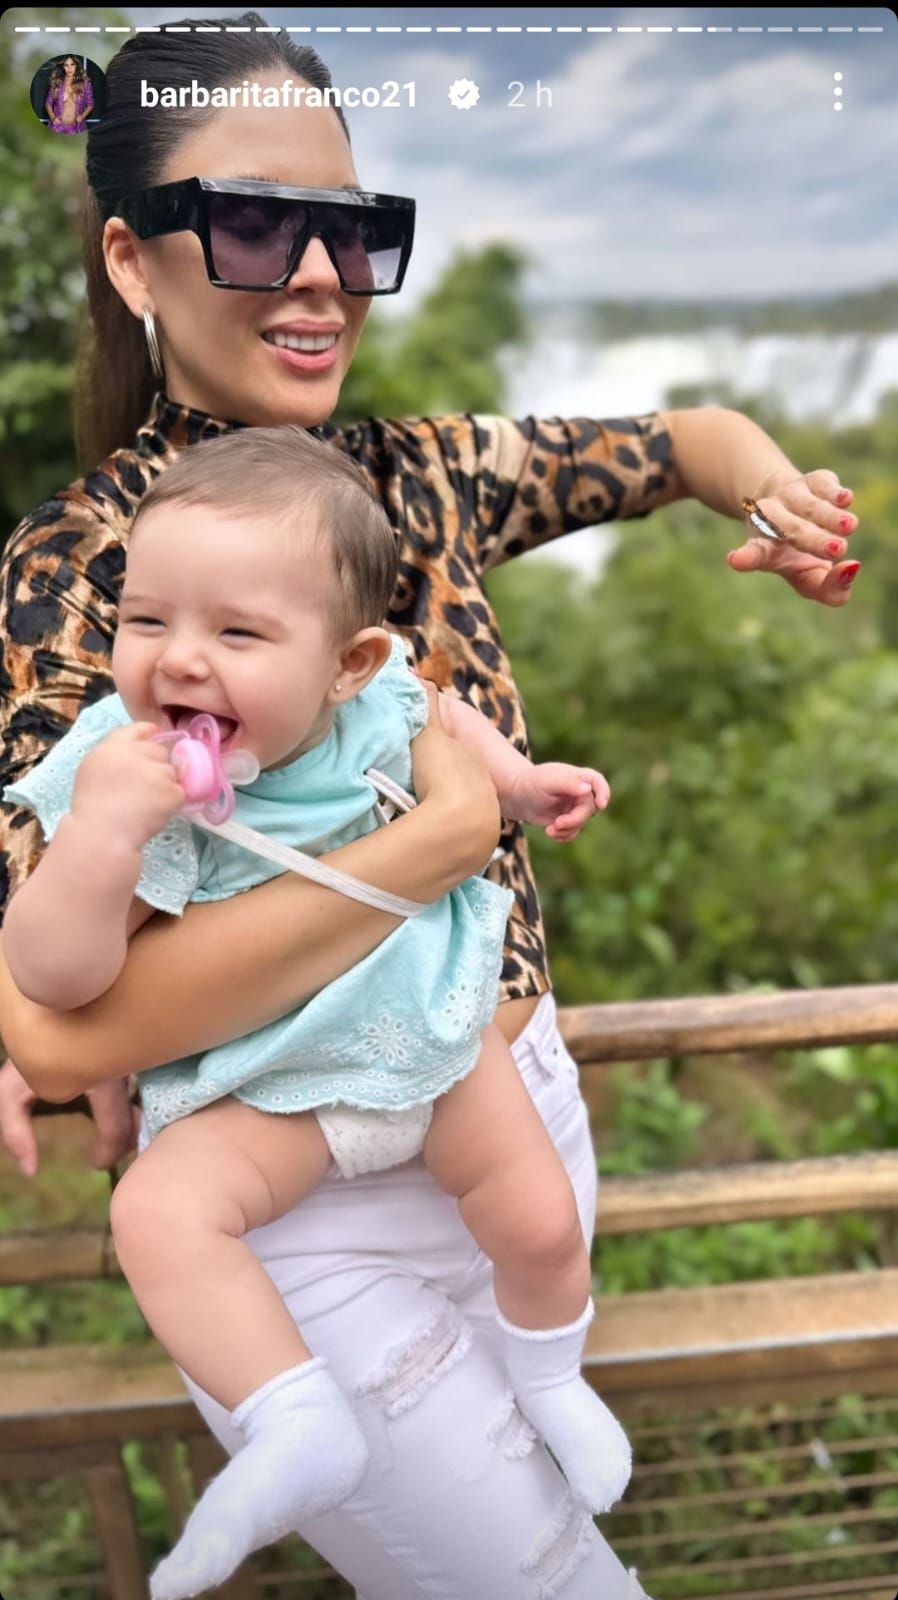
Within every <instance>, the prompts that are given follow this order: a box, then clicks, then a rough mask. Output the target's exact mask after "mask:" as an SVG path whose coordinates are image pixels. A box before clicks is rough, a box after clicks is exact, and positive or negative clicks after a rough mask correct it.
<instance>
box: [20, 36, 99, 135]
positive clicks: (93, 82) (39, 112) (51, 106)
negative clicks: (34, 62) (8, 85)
mask: <svg viewBox="0 0 898 1600" xmlns="http://www.w3.org/2000/svg"><path fill="white" fill-rule="evenodd" d="M30 98H31V109H32V111H33V112H34V114H35V116H36V117H37V119H38V121H39V122H42V123H43V125H44V127H45V128H49V130H50V132H51V133H62V134H73V133H86V132H87V130H88V128H89V127H91V126H92V125H93V124H94V123H97V122H99V120H100V118H101V117H102V115H103V112H104V111H105V109H106V78H105V75H104V73H103V69H102V67H98V66H97V63H96V62H95V61H91V60H90V58H89V57H88V56H82V55H79V54H77V53H76V52H75V51H74V50H71V51H69V50H67V51H66V52H65V53H64V54H63V55H58V56H51V57H50V58H49V59H48V60H47V61H45V62H43V64H42V65H41V66H39V67H38V69H37V72H36V73H35V74H34V77H33V78H32V80H31V91H30Z"/></svg>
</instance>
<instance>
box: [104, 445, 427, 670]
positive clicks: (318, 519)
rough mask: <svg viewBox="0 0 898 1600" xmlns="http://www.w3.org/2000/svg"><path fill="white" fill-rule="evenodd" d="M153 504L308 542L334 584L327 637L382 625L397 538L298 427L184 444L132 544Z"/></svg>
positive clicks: (372, 500) (328, 448) (376, 506)
mask: <svg viewBox="0 0 898 1600" xmlns="http://www.w3.org/2000/svg"><path fill="white" fill-rule="evenodd" d="M162 505H179V506H200V505H202V506H210V507H212V508H213V509H214V510H218V511H227V512H232V513H234V514H235V515H237V516H246V517H247V518H249V517H252V518H257V519H258V518H261V519H263V520H264V519H266V518H267V519H270V520H272V521H274V522H277V523H278V524H279V525H280V526H281V527H282V528H284V529H286V532H287V535H288V538H289V537H290V536H291V535H294V534H295V535H296V536H298V537H302V536H306V537H308V536H311V539H312V541H313V542H314V543H315V544H317V545H318V546H322V547H325V548H326V549H327V551H328V554H329V557H330V561H331V565H332V568H333V573H334V577H335V579H336V582H335V584H334V585H333V594H334V600H333V605H332V606H331V607H330V608H329V618H328V620H329V623H330V628H331V633H332V636H333V637H334V639H336V640H337V641H339V642H341V643H342V642H344V641H345V640H347V639H350V638H351V637H352V635H353V634H354V633H357V632H358V631H359V629H360V628H369V627H380V626H382V625H383V622H384V618H385V617H386V614H387V611H388V609H389V606H390V601H391V600H392V597H393V590H394V588H395V586H396V576H397V571H398V566H399V548H398V541H397V537H396V534H395V533H394V531H393V529H392V528H391V526H390V523H389V520H388V518H387V515H386V512H385V511H384V509H383V506H382V505H381V503H380V501H379V500H378V499H377V498H376V496H375V495H374V492H373V490H372V489H371V486H370V484H369V483H368V480H367V478H366V477H365V474H364V473H363V471H362V469H361V467H359V466H358V465H357V464H356V462H355V461H353V460H352V458H351V457H350V456H347V455H345V454H344V453H343V452H342V451H341V450H338V449H337V448H336V446H335V445H331V444H325V443H324V442H323V440H321V439H315V438H313V437H312V435H311V434H310V433H307V432H306V430H305V429H304V428H299V427H296V426H294V425H292V424H285V425H284V426H282V427H278V428H241V429H238V430H237V431H235V432H233V433H225V434H221V435H219V436H218V437H217V438H214V439H204V440H203V441H202V442H201V443H200V444H195V445H191V446H190V448H189V449H188V450H186V451H185V452H184V454H183V455H182V456H180V457H179V458H178V460H177V461H176V462H175V463H174V465H173V466H171V467H168V468H167V469H166V470H165V471H164V472H163V473H162V474H161V476H160V477H159V478H157V479H156V482H155V483H154V484H153V485H152V486H151V488H150V489H149V490H148V491H147V493H146V495H145V496H144V498H143V500H142V501H141V503H140V506H139V508H138V512H137V515H136V517H135V519H134V523H133V526H132V537H133V531H134V529H135V528H136V527H137V525H138V523H139V522H140V520H141V518H142V517H144V516H145V515H146V514H147V512H149V511H151V510H153V509H155V508H156V507H158V506H162ZM260 559H264V557H263V555H262V552H261V551H260Z"/></svg>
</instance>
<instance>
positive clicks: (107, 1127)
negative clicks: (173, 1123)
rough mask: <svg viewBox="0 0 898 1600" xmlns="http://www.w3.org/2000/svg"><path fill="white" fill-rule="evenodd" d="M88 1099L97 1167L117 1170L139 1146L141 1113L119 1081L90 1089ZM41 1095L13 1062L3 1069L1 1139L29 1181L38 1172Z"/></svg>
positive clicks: (0, 1080)
mask: <svg viewBox="0 0 898 1600" xmlns="http://www.w3.org/2000/svg"><path fill="white" fill-rule="evenodd" d="M87 1098H88V1100H89V1101H90V1107H91V1111H92V1114H93V1119H94V1124H95V1127H96V1142H95V1145H94V1166H95V1167H100V1168H106V1167H114V1166H115V1164H116V1162H117V1161H120V1160H121V1159H122V1157H123V1156H125V1155H127V1153H128V1151H129V1150H133V1149H134V1146H135V1145H136V1143H137V1131H138V1125H139V1122H140V1112H139V1111H138V1109H137V1107H136V1106H133V1105H132V1104H131V1102H130V1100H129V1097H128V1083H127V1080H126V1079H124V1078H118V1079H116V1080H114V1081H113V1082H111V1083H102V1084H100V1085H99V1086H98V1087H97V1088H95V1089H89V1090H88V1092H87ZM37 1101H38V1096H37V1095H36V1094H35V1093H34V1090H33V1089H30V1088H29V1087H28V1084H27V1083H26V1082H25V1079H24V1078H23V1077H22V1074H21V1073H20V1071H19V1069H18V1067H16V1066H14V1065H13V1063H12V1061H6V1062H4V1064H3V1066H2V1067H0V1140H2V1142H3V1144H4V1145H5V1146H6V1149H7V1150H8V1151H9V1153H10V1155H11V1156H12V1158H13V1160H14V1161H15V1162H16V1163H17V1165H18V1168H19V1171H20V1172H21V1173H22V1175H23V1176H24V1177H26V1178H33V1177H34V1175H35V1173H36V1172H37V1169H38V1165H39V1161H40V1157H39V1154H38V1147H37V1139H36V1138H35V1135H34V1123H33V1120H32V1118H33V1114H34V1107H35V1106H36V1104H37Z"/></svg>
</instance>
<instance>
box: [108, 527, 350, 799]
mask: <svg viewBox="0 0 898 1600" xmlns="http://www.w3.org/2000/svg"><path fill="white" fill-rule="evenodd" d="M332 582H333V579H332V577H331V576H330V574H329V573H328V569H327V560H326V556H325V554H324V552H323V551H321V550H320V549H319V548H317V547H316V545H315V543H314V541H313V540H311V539H310V540H309V541H307V542H306V541H302V540H300V541H298V542H297V543H295V544H294V543H293V542H292V541H291V540H290V539H289V537H288V535H287V533H286V532H284V531H283V530H282V529H281V528H280V527H277V528H272V527H269V526H267V525H265V524H263V523H261V522H257V521H254V520H252V519H251V518H249V517H236V516H233V515H232V514H229V513H227V512H223V511H217V510H212V509H211V508H209V507H205V506H179V505H161V506H159V507H158V509H150V510H149V511H148V512H147V513H146V516H145V517H142V518H141V519H140V522H139V523H138V526H137V528H136V531H135V535H134V540H133V543H132V546H131V548H130V550H129V552H128V562H127V569H126V573H125V582H124V586H123V589H122V594H121V600H120V603H119V626H118V632H117V634H116V639H115V646H114V649H113V655H112V669H113V675H114V678H115V685H116V688H117V689H118V692H119V694H120V695H121V697H122V700H123V701H124V703H125V706H126V708H127V710H128V712H129V714H130V715H131V717H132V718H133V719H134V721H135V722H155V723H158V724H159V726H160V727H161V728H165V729H171V728H176V727H179V726H183V725H185V724H186V722H187V721H188V720H189V719H190V717H191V716H195V715H196V714H197V712H200V711H207V712H210V713H211V714H212V715H213V716H214V717H216V719H217V721H218V724H219V729H220V731H221V737H222V748H223V749H243V750H249V751H251V752H252V754H253V755H254V756H255V757H256V759H257V760H258V762H259V764H260V766H262V767H263V768H265V767H273V766H280V765H283V764H285V763H286V762H288V761H291V760H293V759H294V758H295V757H296V756H298V755H301V754H302V753H303V751H304V750H307V749H311V748H312V746H313V745H315V744H317V743H318V742H319V741H320V740H321V739H322V738H323V737H324V736H325V734H326V733H327V732H328V730H329V728H330V726H331V720H332V704H331V702H330V700H329V699H328V695H329V692H330V690H331V689H332V688H333V686H334V683H335V682H336V681H337V680H338V679H339V676H340V653H339V649H338V647H337V645H336V644H335V643H334V642H333V640H332V639H331V637H330V635H329V632H328V629H327V626H326V617H327V609H326V608H327V603H328V595H329V584H330V583H332Z"/></svg>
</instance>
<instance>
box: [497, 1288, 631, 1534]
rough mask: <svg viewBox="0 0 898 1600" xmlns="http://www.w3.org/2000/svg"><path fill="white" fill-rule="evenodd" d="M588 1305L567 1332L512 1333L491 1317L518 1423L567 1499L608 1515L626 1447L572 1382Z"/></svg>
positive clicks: (589, 1394) (600, 1408) (580, 1383)
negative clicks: (560, 1479) (533, 1434)
mask: <svg viewBox="0 0 898 1600" xmlns="http://www.w3.org/2000/svg"><path fill="white" fill-rule="evenodd" d="M594 1309H595V1308H594V1306H593V1303H592V1301H591V1300H590V1301H588V1302H587V1306H586V1310H585V1311H584V1312H583V1315H582V1316H581V1317H578V1319H577V1321H576V1322H572V1323H571V1324H570V1326H569V1327H567V1328H548V1329H543V1328H516V1327H515V1326H514V1325H513V1323H511V1322H508V1321H506V1319H505V1317H503V1315H502V1313H501V1312H499V1314H498V1316H499V1326H500V1328H501V1329H502V1331H503V1333H504V1334H505V1365H506V1368H507V1370H508V1376H509V1378H510V1379H511V1385H512V1388H513V1389H514V1391H515V1396H516V1398H517V1401H518V1405H519V1406H520V1408H521V1410H522V1412H523V1413H524V1416H525V1417H526V1418H527V1420H528V1421H529V1422H532V1424H533V1426H534V1428H536V1430H537V1433H539V1434H540V1435H541V1437H542V1438H543V1439H544V1440H545V1442H546V1444H547V1445H548V1446H549V1449H550V1450H551V1452H552V1454H553V1456H554V1457H555V1459H556V1461H557V1462H558V1465H559V1466H560V1467H561V1470H562V1472H563V1473H564V1475H565V1477H566V1478H567V1481H568V1483H569V1484H570V1487H571V1491H572V1493H573V1494H574V1495H575V1496H576V1498H577V1499H578V1500H580V1501H581V1502H582V1504H583V1505H585V1506H586V1507H587V1508H588V1509H589V1510H590V1511H592V1512H599V1511H608V1510H610V1508H611V1506H613V1505H614V1504H615V1502H616V1501H617V1500H619V1499H620V1497H621V1495H622V1494H623V1492H624V1490H625V1489H626V1487H627V1484H628V1483H629V1481H630V1468H631V1456H630V1442H629V1440H628V1438H627V1436H626V1434H625V1433H624V1430H623V1428H622V1427H621V1425H620V1423H619V1422H618V1421H617V1419H616V1417H613V1416H612V1415H611V1412H610V1411H609V1410H608V1407H607V1406H606V1405H604V1404H603V1403H602V1401H601V1400H600V1399H599V1397H598V1395H597V1394H594V1393H593V1391H592V1389H590V1387H589V1385H588V1384H587V1383H586V1382H584V1380H583V1378H582V1377H581V1375H580V1363H581V1359H582V1356H583V1346H584V1343H585V1341H586V1330H587V1328H588V1327H589V1324H590V1322H591V1321H592V1318H593V1313H594Z"/></svg>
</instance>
